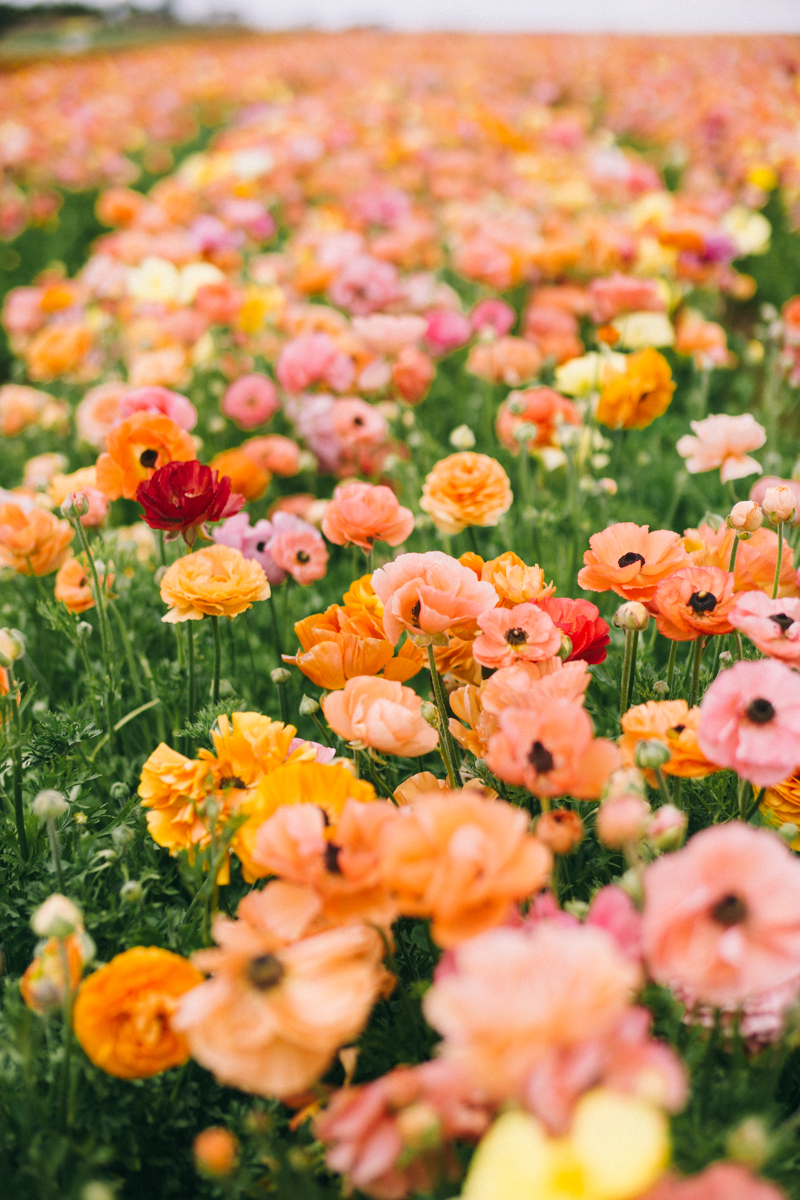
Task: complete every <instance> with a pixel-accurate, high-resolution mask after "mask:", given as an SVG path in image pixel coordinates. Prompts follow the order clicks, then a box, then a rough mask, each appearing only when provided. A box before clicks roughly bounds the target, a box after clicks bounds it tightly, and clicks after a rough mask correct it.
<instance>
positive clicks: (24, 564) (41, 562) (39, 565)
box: [0, 504, 75, 575]
mask: <svg viewBox="0 0 800 1200" xmlns="http://www.w3.org/2000/svg"><path fill="white" fill-rule="evenodd" d="M74 536H75V533H74V530H73V529H72V526H71V525H70V523H69V521H59V520H58V518H57V517H54V516H53V514H52V513H51V512H48V511H47V509H45V508H31V509H30V510H29V511H27V512H26V511H25V509H24V508H22V506H21V505H19V504H0V566H3V567H11V568H12V569H13V570H14V571H16V572H17V574H19V575H49V574H51V572H53V571H55V570H57V569H58V567H60V566H61V564H62V563H63V562H64V560H65V558H67V556H68V554H69V545H70V542H71V541H72V539H73V538H74Z"/></svg>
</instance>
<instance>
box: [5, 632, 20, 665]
mask: <svg viewBox="0 0 800 1200" xmlns="http://www.w3.org/2000/svg"><path fill="white" fill-rule="evenodd" d="M24 653H25V636H24V634H21V633H20V631H19V630H18V629H0V666H3V667H10V666H11V664H12V663H14V662H16V661H17V659H18V658H22V656H23V654H24Z"/></svg>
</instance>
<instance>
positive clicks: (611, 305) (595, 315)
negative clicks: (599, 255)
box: [589, 272, 664, 325]
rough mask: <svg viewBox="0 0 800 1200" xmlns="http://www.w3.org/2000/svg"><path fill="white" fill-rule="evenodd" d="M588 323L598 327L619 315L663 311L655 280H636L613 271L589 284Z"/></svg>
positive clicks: (636, 278)
mask: <svg viewBox="0 0 800 1200" xmlns="http://www.w3.org/2000/svg"><path fill="white" fill-rule="evenodd" d="M589 301H590V311H591V317H592V320H593V321H595V322H596V323H597V324H598V325H605V324H607V323H608V322H609V321H613V320H614V318H615V317H618V316H619V315H620V314H621V313H632V312H663V311H664V298H663V296H662V295H661V291H660V290H659V286H658V283H657V281H656V280H655V279H640V278H638V277H637V276H634V275H622V274H620V273H619V272H616V273H615V274H613V275H609V276H607V277H606V278H603V279H593V280H592V282H591V284H590V285H589Z"/></svg>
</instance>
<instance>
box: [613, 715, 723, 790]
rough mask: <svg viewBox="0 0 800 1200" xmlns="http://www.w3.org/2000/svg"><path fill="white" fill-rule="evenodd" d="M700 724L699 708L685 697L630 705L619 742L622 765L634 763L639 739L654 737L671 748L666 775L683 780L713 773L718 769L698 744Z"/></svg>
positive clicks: (663, 766)
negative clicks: (692, 705)
mask: <svg viewBox="0 0 800 1200" xmlns="http://www.w3.org/2000/svg"><path fill="white" fill-rule="evenodd" d="M699 726H700V709H699V708H689V705H688V704H687V703H686V701H685V700H648V702H647V703H646V704H637V705H635V706H634V707H633V708H629V709H628V711H627V712H626V713H625V714H624V716H623V717H622V737H621V738H620V741H619V748H620V753H621V754H622V762H623V766H626V767H632V766H633V765H634V756H635V752H636V747H637V746H638V744H639V742H641V741H648V740H649V739H651V738H655V739H656V740H658V741H659V742H663V743H664V745H665V746H666V747H667V749H668V750H669V759H668V760H667V762H665V763H663V764H662V767H661V770H662V771H663V772H664V774H665V775H677V776H679V777H680V778H681V779H701V778H702V777H703V776H704V775H710V774H711V773H712V772H713V771H716V770H717V769H718V768H717V767H716V766H715V765H714V763H711V762H709V761H708V759H707V758H706V756H705V754H703V751H702V750H701V749H700V746H699V745H698V742H697V730H698V728H699Z"/></svg>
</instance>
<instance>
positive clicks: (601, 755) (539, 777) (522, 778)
mask: <svg viewBox="0 0 800 1200" xmlns="http://www.w3.org/2000/svg"><path fill="white" fill-rule="evenodd" d="M497 722H498V725H499V731H498V732H497V733H495V734H493V736H492V737H491V738H490V740H489V745H488V748H487V751H486V763H487V766H488V767H489V769H490V770H491V771H494V773H495V775H497V777H498V778H499V779H503V780H504V781H505V782H506V783H513V784H516V785H518V786H520V785H521V786H524V787H526V788H528V790H529V791H531V792H533V793H534V795H536V796H575V797H576V798H577V799H579V800H596V799H597V798H598V797H599V795H600V793H601V791H602V790H603V787H604V786H605V784H606V781H607V780H608V777H609V775H610V774H611V772H612V771H614V770H616V768H617V767H618V766H619V762H620V758H619V751H618V750H617V747H616V746H615V745H614V743H613V742H609V741H607V740H606V739H605V738H596V737H595V736H594V730H593V728H592V722H591V719H590V718H589V715H588V713H587V712H586V711H585V709H584V708H583V707H582V706H581V705H580V704H578V703H576V702H575V701H573V700H562V699H556V700H552V701H549V702H548V703H547V705H546V706H545V705H542V706H541V707H537V708H506V709H503V710H502V711H501V712H500V713H499V715H498V717H497Z"/></svg>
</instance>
